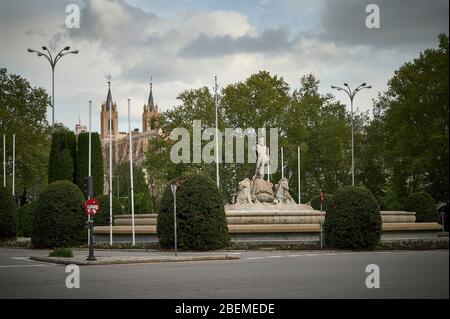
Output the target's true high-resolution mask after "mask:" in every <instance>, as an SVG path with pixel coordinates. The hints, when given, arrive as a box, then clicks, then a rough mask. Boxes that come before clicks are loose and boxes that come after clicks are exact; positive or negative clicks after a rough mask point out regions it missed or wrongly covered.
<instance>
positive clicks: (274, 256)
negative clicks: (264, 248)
mask: <svg viewBox="0 0 450 319" xmlns="http://www.w3.org/2000/svg"><path fill="white" fill-rule="evenodd" d="M282 257H286V256H267V258H282Z"/></svg>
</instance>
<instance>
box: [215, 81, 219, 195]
mask: <svg viewBox="0 0 450 319" xmlns="http://www.w3.org/2000/svg"><path fill="white" fill-rule="evenodd" d="M214 104H215V107H216V151H215V153H216V182H217V187H218V188H219V183H220V180H219V126H218V125H219V123H218V122H219V115H218V110H217V75H216V76H215V77H214Z"/></svg>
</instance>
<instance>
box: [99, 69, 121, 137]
mask: <svg viewBox="0 0 450 319" xmlns="http://www.w3.org/2000/svg"><path fill="white" fill-rule="evenodd" d="M110 107H112V110H111V111H112V112H111V115H112V119H111V124H112V125H111V131H112V135H113V139H114V140H116V139H117V138H118V137H119V113H118V112H117V104H116V103H113V100H112V95H111V78H110V77H108V95H107V96H106V102H103V103H102V111H101V112H100V118H101V122H100V131H101V132H100V133H101V135H100V136H101V138H102V139H104V138H108V137H109V108H110Z"/></svg>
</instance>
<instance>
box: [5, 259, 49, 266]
mask: <svg viewBox="0 0 450 319" xmlns="http://www.w3.org/2000/svg"><path fill="white" fill-rule="evenodd" d="M11 259H15V260H23V261H28V262H30V263H37V264H45V265H55V264H54V263H50V262H46V261H38V260H33V259H30V257H11Z"/></svg>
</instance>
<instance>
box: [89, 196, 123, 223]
mask: <svg viewBox="0 0 450 319" xmlns="http://www.w3.org/2000/svg"><path fill="white" fill-rule="evenodd" d="M96 199H97V201H98V204H99V206H100V210H99V212H98V213H97V214H96V215H95V216H94V225H95V226H109V195H101V196H98V197H97V198H96ZM112 213H113V216H115V215H122V214H123V210H122V203H121V202H120V201H119V200H118V199H117V197H114V196H113V198H112ZM113 220H114V219H113Z"/></svg>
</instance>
